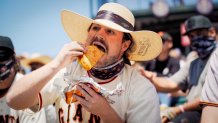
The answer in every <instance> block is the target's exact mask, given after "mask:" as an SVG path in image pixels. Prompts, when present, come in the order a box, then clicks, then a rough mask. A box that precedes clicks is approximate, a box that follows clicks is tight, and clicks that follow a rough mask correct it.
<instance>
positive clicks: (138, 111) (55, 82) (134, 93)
mask: <svg viewBox="0 0 218 123" xmlns="http://www.w3.org/2000/svg"><path fill="white" fill-rule="evenodd" d="M65 73H68V74H70V76H71V77H72V78H75V79H78V78H80V77H81V76H84V75H88V74H87V71H85V70H84V69H83V68H82V67H81V65H79V64H78V63H77V62H73V63H72V64H71V65H69V66H68V67H67V68H65V69H63V70H61V71H60V72H58V73H57V75H56V76H55V77H53V79H52V80H51V81H50V82H49V83H48V84H47V85H46V86H45V87H44V88H43V89H42V91H41V92H40V94H39V95H40V96H39V106H40V107H44V106H46V105H49V104H53V103H54V102H55V106H56V113H57V116H58V119H59V122H60V123H82V122H83V123H100V121H101V118H100V117H98V116H96V115H94V114H91V113H90V112H88V111H86V110H85V109H84V108H83V107H82V106H81V105H80V104H79V103H78V102H75V103H71V104H69V105H68V104H67V103H66V101H65V99H64V98H63V96H62V95H63V92H62V90H63V88H64V87H66V86H67V83H66V82H65V81H64V78H63V75H64V74H65ZM119 83H121V84H122V86H123V88H124V91H123V92H122V93H121V95H114V96H111V98H110V99H111V100H113V101H114V102H115V103H113V104H110V105H111V106H112V108H113V109H114V110H115V111H116V112H117V114H118V115H119V116H120V118H121V119H122V120H123V121H126V122H127V123H140V122H144V123H160V122H161V121H160V111H159V100H158V96H157V92H156V90H155V88H154V86H153V85H152V84H151V83H150V82H149V80H147V79H146V78H145V77H143V76H142V75H140V73H139V72H137V70H135V69H134V68H132V67H130V66H129V65H125V67H124V69H123V70H122V71H121V72H120V73H119V75H118V77H117V78H116V79H114V80H113V81H111V82H109V83H106V84H101V86H102V87H104V88H106V89H108V90H113V89H115V88H116V86H117V85H118V84H119ZM99 110H100V109H99ZM101 123H102V121H101Z"/></svg>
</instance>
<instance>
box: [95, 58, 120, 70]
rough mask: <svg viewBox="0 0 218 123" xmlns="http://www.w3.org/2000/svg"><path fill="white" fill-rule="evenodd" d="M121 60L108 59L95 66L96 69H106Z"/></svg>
mask: <svg viewBox="0 0 218 123" xmlns="http://www.w3.org/2000/svg"><path fill="white" fill-rule="evenodd" d="M119 60H120V58H119V57H118V56H111V57H108V58H106V59H105V60H99V61H98V62H97V64H96V65H95V68H104V67H107V66H109V65H112V64H114V63H116V62H117V61H119Z"/></svg>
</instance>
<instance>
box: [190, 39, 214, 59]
mask: <svg viewBox="0 0 218 123" xmlns="http://www.w3.org/2000/svg"><path fill="white" fill-rule="evenodd" d="M215 47H216V44H215V39H214V38H210V37H203V36H197V37H194V38H193V39H192V40H191V48H192V50H194V51H197V53H198V56H199V57H200V58H202V59H204V58H207V56H209V55H210V54H211V53H212V51H213V50H214V48H215Z"/></svg>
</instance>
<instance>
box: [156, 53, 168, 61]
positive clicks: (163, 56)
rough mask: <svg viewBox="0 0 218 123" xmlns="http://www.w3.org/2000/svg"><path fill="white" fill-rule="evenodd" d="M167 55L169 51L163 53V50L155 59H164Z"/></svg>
mask: <svg viewBox="0 0 218 123" xmlns="http://www.w3.org/2000/svg"><path fill="white" fill-rule="evenodd" d="M168 57H169V53H164V52H162V53H161V54H160V55H159V56H158V57H157V59H158V60H159V61H164V60H166V59H167V58H168Z"/></svg>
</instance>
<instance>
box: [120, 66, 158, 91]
mask: <svg viewBox="0 0 218 123" xmlns="http://www.w3.org/2000/svg"><path fill="white" fill-rule="evenodd" d="M123 77H125V80H126V82H127V83H128V84H129V85H130V86H131V89H137V90H139V89H142V90H147V89H155V88H154V86H153V84H152V83H151V82H150V81H149V80H148V79H147V78H146V77H144V76H142V75H141V73H140V72H139V71H138V70H137V69H136V68H135V67H132V66H129V65H126V66H125V68H124V73H123Z"/></svg>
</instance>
